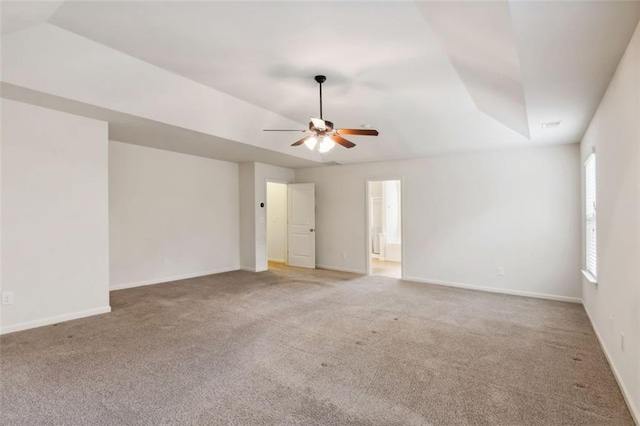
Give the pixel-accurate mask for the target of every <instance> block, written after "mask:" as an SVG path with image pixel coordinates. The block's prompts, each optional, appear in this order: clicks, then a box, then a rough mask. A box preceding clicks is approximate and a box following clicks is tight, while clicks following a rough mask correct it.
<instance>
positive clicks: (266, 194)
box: [264, 178, 292, 270]
mask: <svg viewBox="0 0 640 426" xmlns="http://www.w3.org/2000/svg"><path fill="white" fill-rule="evenodd" d="M268 183H279V184H282V185H284V186H288V185H289V184H290V183H292V182H287V181H285V180H277V179H271V178H265V179H264V202H265V206H266V208H265V211H264V217H265V221H264V239H265V241H264V247H265V255H266V258H267V270H268V269H269V237H268V235H267V232H268V229H269V203H268V199H269V192H268V191H269V185H267V184H268ZM285 211H286V212H287V227H286V229H287V233H286V235H285V239H284V248H285V250H284V251H285V253H284V264H285V266H286V265H288V262H289V230H288V228H289V190H288V189H287V208H286V209H285Z"/></svg>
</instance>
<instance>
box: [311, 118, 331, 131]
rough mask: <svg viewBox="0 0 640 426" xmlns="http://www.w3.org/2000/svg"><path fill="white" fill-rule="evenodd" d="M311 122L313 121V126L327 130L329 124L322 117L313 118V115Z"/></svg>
mask: <svg viewBox="0 0 640 426" xmlns="http://www.w3.org/2000/svg"><path fill="white" fill-rule="evenodd" d="M311 122H312V123H313V127H315V128H316V129H318V130H327V124H326V123H325V121H324V120H323V119H321V118H313V117H311Z"/></svg>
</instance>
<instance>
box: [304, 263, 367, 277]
mask: <svg viewBox="0 0 640 426" xmlns="http://www.w3.org/2000/svg"><path fill="white" fill-rule="evenodd" d="M316 268H318V269H329V270H331V271H339V272H349V273H351V274H360V275H367V271H365V270H361V269H349V268H342V267H340V266H329V265H316Z"/></svg>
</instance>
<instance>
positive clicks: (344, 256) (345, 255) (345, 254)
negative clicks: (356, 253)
mask: <svg viewBox="0 0 640 426" xmlns="http://www.w3.org/2000/svg"><path fill="white" fill-rule="evenodd" d="M342 258H343V259H346V258H347V252H345V251H343V252H342Z"/></svg>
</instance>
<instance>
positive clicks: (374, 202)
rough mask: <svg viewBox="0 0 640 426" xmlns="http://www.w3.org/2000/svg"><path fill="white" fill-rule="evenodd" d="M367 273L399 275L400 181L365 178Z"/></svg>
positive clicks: (395, 276) (400, 267)
mask: <svg viewBox="0 0 640 426" xmlns="http://www.w3.org/2000/svg"><path fill="white" fill-rule="evenodd" d="M367 200H368V202H367V219H368V220H367V223H368V225H369V232H368V238H367V240H368V244H367V259H368V272H369V275H378V276H383V277H390V278H402V181H400V180H398V179H395V180H370V181H367Z"/></svg>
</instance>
